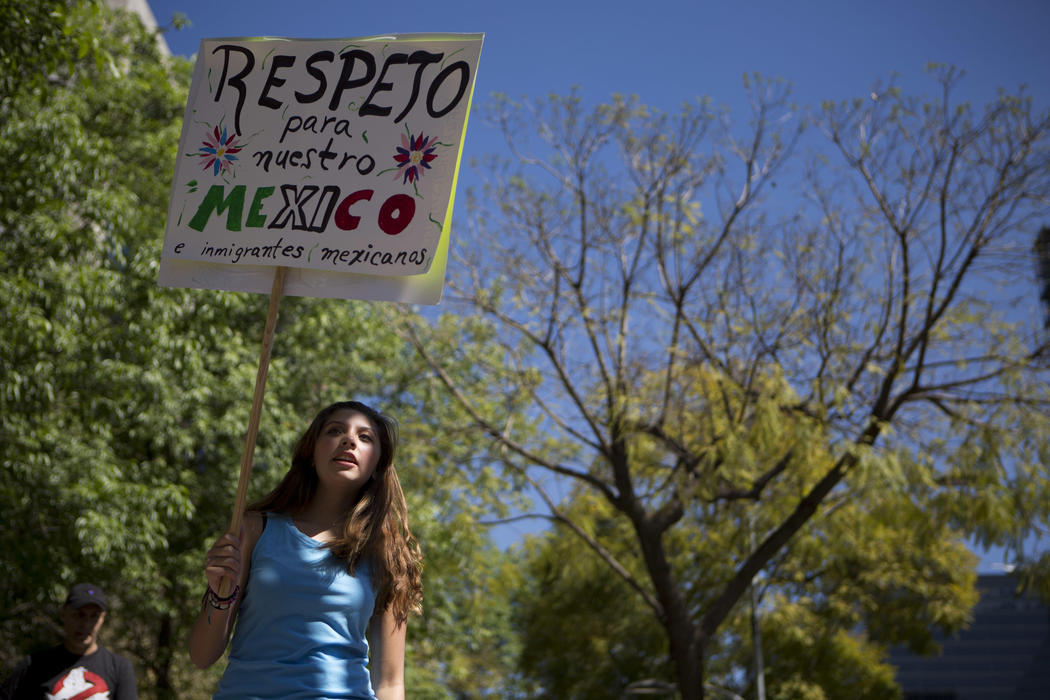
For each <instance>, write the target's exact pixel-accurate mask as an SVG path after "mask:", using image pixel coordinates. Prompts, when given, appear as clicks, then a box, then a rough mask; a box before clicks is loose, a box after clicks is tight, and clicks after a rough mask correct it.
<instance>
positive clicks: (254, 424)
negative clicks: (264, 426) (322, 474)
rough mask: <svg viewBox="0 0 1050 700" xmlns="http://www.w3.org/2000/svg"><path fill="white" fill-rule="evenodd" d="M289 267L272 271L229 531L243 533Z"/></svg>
mask: <svg viewBox="0 0 1050 700" xmlns="http://www.w3.org/2000/svg"><path fill="white" fill-rule="evenodd" d="M286 271H287V268H284V267H278V268H277V269H276V270H275V271H274V275H273V288H272V289H271V290H270V308H269V309H268V310H267V312H266V330H264V331H263V339H262V350H261V351H260V352H259V371H258V373H257V374H256V375H255V395H254V396H253V397H252V411H251V414H249V416H248V434H247V435H245V437H244V456H243V457H242V458H241V476H240V479H238V481H237V498H236V499H235V500H234V502H233V516H232V517H231V518H230V529H229V532H230V533H232V534H234V535H238V536H239V535H240V530H241V523H242V522H243V521H244V507H245V501H246V499H247V496H248V477H249V476H250V475H251V471H252V458H253V457H254V456H255V439H256V437H258V435H259V416H260V415H261V414H262V403H263V394H264V393H265V391H266V375H267V373H268V372H269V370H270V350H272V349H273V335H274V331H275V330H276V327H277V307H278V305H279V304H280V302H281V295H282V294H283V292H284V273H285V272H286ZM219 588H220V590H219V595H220V596H221V597H226V596H227V595H229V594H230V589H231V588H233V582H231V581H229V580H228V579H225V578H224V579H223V580H222V583H221V584H220V586H219Z"/></svg>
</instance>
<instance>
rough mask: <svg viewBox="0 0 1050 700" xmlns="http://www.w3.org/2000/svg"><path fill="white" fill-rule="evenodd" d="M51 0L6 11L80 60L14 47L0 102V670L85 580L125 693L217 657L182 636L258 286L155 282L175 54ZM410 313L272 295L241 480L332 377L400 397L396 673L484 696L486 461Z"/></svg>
mask: <svg viewBox="0 0 1050 700" xmlns="http://www.w3.org/2000/svg"><path fill="white" fill-rule="evenodd" d="M59 9H61V8H59ZM66 9H67V10H68V13H66V14H63V13H62V12H59V10H55V13H44V14H32V13H29V14H27V15H26V16H27V17H29V20H28V21H29V22H30V23H33V22H44V23H45V25H46V26H40V27H36V26H34V27H32V28H31V30H27V31H28V32H29V33H28V34H27V36H35V35H37V34H41V35H42V34H47V35H48V36H51V35H55V36H57V34H55V26H57V27H60V29H61V32H62V36H63V41H66V42H68V45H69V46H70V47H73V48H74V49H76V52H75V53H76V55H80V56H81V59H80V60H73V61H70V62H69V63H68V64H67V63H66V62H65V54H61V55H60V56H59V57H58V58H54V59H52V58H51V57H48V56H38V57H35V58H37V59H39V60H37V62H36V63H33V64H32V65H34V66H36V68H34V70H40V71H42V70H46V71H49V74H48V75H47V78H46V79H37V78H39V77H40V76H36V78H33V77H32V76H29V74H28V72H27V73H26V76H23V77H24V78H25V79H20V80H19V82H18V83H17V85H16V87H17V90H16V91H15V92H14V93H12V94H10V95H9V96H8V95H5V99H4V100H3V101H2V102H0V158H2V159H3V162H4V163H5V174H4V178H3V180H2V181H0V309H2V311H0V315H2V317H3V319H4V323H3V324H0V366H2V367H3V373H2V376H0V512H2V513H3V520H4V528H2V529H0V564H2V565H3V567H4V569H5V571H7V572H8V575H6V576H5V577H4V578H3V581H2V583H0V597H2V598H3V600H5V601H10V604H9V605H5V606H4V607H3V609H2V610H0V669H2V670H0V673H4V672H6V670H7V669H9V668H10V667H11V666H12V665H13V664H14V663H15V661H16V659H17V658H18V656H19V655H20V654H22V653H24V652H25V651H27V650H30V649H32V648H33V647H36V646H40V645H43V644H50V643H53V641H54V638H55V636H54V635H55V631H56V630H55V623H54V618H55V612H56V610H57V606H58V604H59V603H60V602H61V600H62V596H63V595H64V592H65V589H66V587H67V586H68V585H69V584H71V583H72V582H74V581H75V580H81V579H88V580H93V581H95V582H97V583H99V584H100V585H102V586H103V587H104V588H106V589H107V591H108V592H110V594H111V597H112V599H113V603H114V610H113V612H112V614H111V615H110V620H109V622H108V623H107V626H106V631H105V639H106V643H107V645H109V646H112V647H114V648H116V649H118V650H120V651H122V652H125V653H127V654H129V655H130V656H131V658H132V659H133V660H134V662H135V664H136V668H137V671H138V675H139V678H140V684H141V688H142V691H143V696H144V697H156V698H174V697H179V696H182V697H201V696H204V695H207V694H208V693H209V692H210V690H211V689H212V688H213V687H214V683H215V680H216V678H217V675H218V673H219V672H220V670H221V669H220V668H213V669H209V670H208V671H207V672H199V671H197V670H196V669H193V668H191V664H190V663H189V661H188V658H187V656H186V654H185V653H184V646H185V636H186V633H187V631H188V628H189V624H190V623H191V621H192V619H193V617H194V616H195V614H196V610H197V609H198V608H197V605H198V602H197V601H198V600H199V597H200V593H201V592H202V583H203V577H202V575H201V565H202V561H203V553H204V551H205V549H206V547H207V546H208V545H209V544H210V542H211V541H212V540H213V539H214V538H215V537H216V536H217V535H218V534H219V533H220V532H221V531H222V530H223V529H224V528H225V527H226V525H227V523H228V521H229V517H230V508H231V506H232V503H233V497H234V490H235V486H236V480H237V479H236V477H237V471H238V468H239V464H240V454H241V449H242V435H243V433H244V429H245V426H246V425H247V419H248V410H249V406H250V398H251V395H252V387H253V383H254V380H255V374H256V367H257V362H258V350H259V347H258V346H259V337H260V335H261V331H262V321H263V319H264V318H265V309H266V305H267V299H266V298H265V297H263V296H261V295H249V294H237V293H221V292H211V291H202V290H187V289H162V288H159V287H158V286H157V283H156V276H157V264H158V260H159V254H160V246H161V241H162V238H163V227H164V221H165V215H166V211H167V203H168V195H169V192H170V187H171V176H170V173H171V165H172V163H173V162H174V157H175V149H176V146H177V144H178V137H179V130H180V125H181V117H182V113H183V109H184V105H185V101H186V91H187V86H188V82H189V71H190V67H189V65H188V64H187V63H186V62H185V61H182V60H180V59H177V58H176V59H170V58H165V57H162V56H160V55H159V54H158V53H157V46H156V42H155V40H154V37H153V36H152V35H151V34H150V33H149V32H147V31H146V30H145V29H143V27H142V26H141V24H140V23H139V22H138V20H137V19H136V18H134V17H133V16H131V15H127V14H124V13H119V12H112V11H109V10H105V9H103V8H101V7H99V6H98V5H96V4H95V3H85V4H83V5H79V4H70V5H68V7H66ZM56 13H57V14H56ZM30 14H32V16H30ZM52 25H54V26H52ZM82 42H88V44H90V46H92V47H94V48H92V49H91V50H90V51H86V52H83V53H81V51H80V50H79V48H77V47H78V46H79V45H80V44H81V43H82ZM16 48H17V47H16ZM0 52H2V56H3V61H4V65H5V66H6V65H7V62H8V61H21V60H23V58H21V57H17V56H15V54H13V53H8V45H7V44H4V45H3V46H2V47H0ZM93 52H94V53H93ZM56 55H57V54H56ZM99 56H101V57H102V59H101V60H98V57H99ZM25 65H29V64H28V63H27V64H25ZM412 313H413V312H412V311H411V310H410V309H400V308H397V307H393V306H381V305H374V304H364V303H353V302H341V301H334V300H316V299H292V298H290V299H285V300H283V301H282V305H281V309H280V314H279V327H278V332H277V336H276V342H275V347H274V351H273V362H272V365H271V369H270V376H269V381H268V384H267V397H266V401H265V403H264V415H263V418H262V431H261V434H260V436H259V441H258V447H257V449H256V453H255V463H254V473H253V476H252V481H251V488H250V495H249V497H250V498H254V497H255V496H257V495H260V494H261V493H263V492H264V491H265V490H267V489H269V488H270V487H272V486H273V484H274V483H275V482H276V480H277V479H278V478H279V477H280V476H281V475H282V474H283V473H284V471H285V470H286V468H287V464H288V456H289V455H290V453H291V446H292V444H293V441H294V440H295V439H296V438H297V437H298V434H299V433H300V431H301V430H302V428H303V426H304V425H305V424H306V422H307V421H308V420H309V418H310V417H312V415H313V413H314V412H315V411H316V410H317V409H318V408H319V407H320V406H321V405H323V404H325V403H327V402H329V401H332V400H335V399H343V398H347V397H348V395H352V396H355V397H361V398H363V399H365V400H369V401H372V402H374V403H375V404H376V405H378V406H380V407H381V408H382V409H383V410H385V411H387V412H389V413H390V414H392V415H395V416H399V417H401V419H402V421H403V430H402V437H403V444H404V449H403V451H402V453H401V456H400V458H399V466H400V469H401V473H402V479H403V482H404V484H405V489H406V493H407V497H408V500H409V504H410V512H411V513H412V514H413V523H412V524H413V526H414V530H415V532H416V534H417V536H418V537H419V538H420V540H421V542H422V544H423V548H424V553H425V554H426V556H427V563H426V571H425V581H424V583H425V587H426V598H425V614H424V617H423V619H422V620H419V621H414V622H413V623H412V626H411V629H410V635H409V636H410V642H409V668H410V671H409V692H410V694H412V696H413V697H464V698H469V697H478V696H480V695H481V694H485V693H488V694H490V695H491V694H493V693H497V694H498V693H500V692H501V688H502V687H503V685H504V679H505V678H506V677H508V676H510V675H511V674H510V672H509V671H507V670H506V665H507V664H509V663H510V661H511V660H512V659H513V653H512V651H513V640H511V639H509V638H508V637H507V636H506V635H508V634H509V626H508V624H507V623H506V622H505V620H506V619H507V618H508V614H507V612H506V609H505V606H502V605H501V600H502V599H501V598H499V597H493V598H487V597H486V595H485V594H486V593H488V592H491V591H493V590H494V587H495V586H498V578H497V577H496V574H497V573H498V572H499V570H500V566H501V557H502V555H501V553H500V552H499V551H498V550H496V549H494V548H493V546H492V544H491V542H490V541H489V540H488V538H487V536H486V533H485V532H484V531H483V530H479V529H478V528H476V527H474V526H473V522H474V518H473V517H472V514H473V513H475V512H478V511H479V510H480V509H483V508H484V509H485V510H486V512H487V510H488V508H487V506H486V504H485V498H475V497H474V496H473V494H472V490H471V484H472V481H473V480H475V479H477V480H478V481H479V482H481V483H491V482H493V480H494V479H496V478H497V476H496V475H495V474H493V473H492V472H491V470H488V471H486V469H485V467H484V465H483V464H480V463H478V462H475V461H472V460H475V459H476V457H475V455H476V454H478V453H483V450H481V449H478V446H477V442H478V440H477V437H476V436H475V435H474V434H473V433H471V432H468V431H460V432H458V433H457V432H453V431H449V429H448V427H447V426H449V425H453V424H455V423H456V422H457V421H459V422H460V423H466V421H465V420H464V419H463V418H462V416H461V413H462V412H461V410H460V409H459V408H458V407H457V406H455V405H450V404H448V402H446V401H443V400H441V399H440V397H437V396H436V395H435V392H434V387H433V386H431V385H430V383H429V382H428V381H426V378H425V372H424V371H423V370H422V369H421V368H420V367H419V362H418V358H417V357H416V355H415V353H414V351H413V350H412V348H411V347H410V346H407V345H405V343H404V342H403V341H401V340H400V339H399V338H398V337H397V336H396V335H394V333H393V331H392V328H393V326H394V321H395V319H398V318H401V317H406V316H408V317H411V316H412ZM467 325H469V324H464V326H465V327H464V329H463V330H462V332H459V333H457V335H458V337H459V342H466V343H468V344H469V343H470V342H471V341H470V333H472V331H471V330H470V328H469V327H466V326H467ZM475 325H477V324H475ZM483 334H484V329H483V328H481V327H478V328H477V329H476V335H477V337H479V338H480V337H483ZM435 350H438V351H440V346H438V345H435ZM485 353H486V350H485V348H484V347H481V348H478V349H476V351H475V354H476V355H477V356H478V357H484V356H485ZM438 427H440V432H439V430H438ZM498 490H499V489H495V488H491V489H490V492H495V491H498ZM489 500H493V499H489ZM501 620H502V621H501ZM478 629H484V630H488V632H487V633H486V634H484V635H482V634H479V633H478V632H477V630H478ZM468 640H469V641H470V644H468V643H467V642H468ZM446 644H447V645H448V646H446ZM453 645H455V646H453Z"/></svg>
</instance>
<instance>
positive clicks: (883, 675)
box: [514, 395, 976, 698]
mask: <svg viewBox="0 0 1050 700" xmlns="http://www.w3.org/2000/svg"><path fill="white" fill-rule="evenodd" d="M682 398H683V399H689V398H690V397H689V396H688V395H686V396H684V397H682ZM711 413H712V414H713V417H712V420H714V421H715V422H719V423H722V422H724V416H719V415H718V414H719V413H720V411H719V409H718V407H712V411H711ZM793 429H794V430H798V426H791V425H790V422H789V421H788V420H787V419H784V418H780V419H776V418H775V417H774V418H773V419H769V418H767V419H766V420H764V421H756V422H755V423H754V424H753V425H752V427H751V429H750V430H749V431H748V432H747V433H746V434H741V435H739V436H738V437H739V439H740V440H741V442H742V444H741V445H740V446H739V447H738V449H740V450H741V452H742V453H749V455H750V456H749V458H748V459H749V460H753V459H763V458H765V455H763V454H762V453H763V452H768V453H774V452H775V450H776V449H778V446H779V445H782V444H783V443H784V442H786V441H788V440H791V439H792V438H791V436H790V435H789V433H790V432H791V431H792V430H793ZM795 440H796V441H797V442H803V441H804V442H806V443H807V444H811V445H814V446H816V448H815V449H814V450H812V451H811V453H810V454H809V455H808V457H807V459H806V460H805V462H804V463H803V464H800V466H799V469H798V470H797V471H795V472H794V473H792V474H790V475H787V476H786V478H785V479H783V480H781V481H780V482H778V483H777V484H775V485H771V487H770V489H769V490H768V491H767V493H766V494H765V496H764V500H766V502H767V505H768V510H769V512H765V513H756V512H754V511H752V512H746V511H743V510H742V509H740V508H732V509H725V510H721V511H720V510H711V511H709V512H707V513H704V514H689V515H687V516H686V517H685V518H683V523H682V526H681V527H680V528H677V529H676V530H675V531H674V533H672V534H671V535H670V536H669V538H668V543H667V548H668V552H669V558H670V563H671V566H672V567H673V569H674V570H675V572H676V573H677V574H678V575H680V576H681V577H682V578H685V579H687V580H690V581H691V582H694V590H693V591H691V592H690V595H691V596H692V597H694V598H696V599H698V600H702V599H703V597H704V596H711V595H712V590H713V589H714V590H717V589H715V587H714V586H712V582H716V581H717V580H718V579H719V578H720V577H723V576H725V575H726V574H727V571H726V568H727V567H726V564H725V562H726V560H727V559H728V560H730V561H731V560H733V559H735V558H739V557H741V556H744V555H746V553H747V551H748V549H747V548H748V547H749V546H750V545H751V537H752V535H753V533H754V531H755V530H759V529H761V528H762V527H763V526H764V523H765V522H767V521H772V520H775V519H776V518H778V517H782V516H783V513H782V512H778V508H779V509H780V510H781V511H782V506H780V505H779V504H783V503H785V502H789V500H790V499H789V498H788V497H787V496H789V495H790V494H792V493H797V492H798V491H799V490H801V489H802V488H804V486H805V484H806V483H807V482H811V481H812V480H813V478H814V477H815V476H816V475H817V474H819V471H820V465H822V464H827V463H828V462H829V461H830V459H831V458H830V456H829V455H827V454H823V455H822V454H820V452H819V446H820V445H821V444H822V441H821V440H820V439H819V437H818V436H813V435H810V436H805V435H799V436H798V437H797V438H795ZM683 442H688V440H686V439H683ZM647 443H648V444H647ZM638 446H639V448H640V449H643V450H644V449H649V450H655V449H656V448H657V447H658V445H656V444H652V443H651V441H639V443H638ZM653 455H655V452H654V453H653ZM642 457H643V455H642V454H636V455H635V462H636V464H638V463H642V462H643V459H642ZM650 464H652V462H650ZM726 468H727V469H731V468H732V467H731V465H728V464H727V465H726ZM807 472H809V473H807ZM915 475H916V473H915V470H914V469H911V468H905V469H903V470H902V471H901V479H900V481H898V482H892V481H889V480H887V479H877V480H873V483H872V486H871V487H870V489H869V491H870V493H865V494H852V495H851V497H849V498H845V499H844V500H841V501H838V502H836V504H835V507H834V510H833V514H832V515H831V516H829V517H826V518H821V519H818V520H816V521H814V522H812V523H810V524H809V525H808V526H807V528H805V530H804V531H802V532H801V533H800V534H799V535H798V536H797V537H796V538H795V539H794V540H793V541H792V543H791V545H790V546H789V547H788V548H786V549H785V551H784V552H782V553H781V554H780V555H779V556H778V557H777V558H776V559H775V560H774V561H773V562H772V563H771V565H770V566H769V567H768V570H767V573H766V574H765V575H764V576H763V577H762V578H761V579H759V580H756V582H755V584H754V585H755V588H756V589H757V595H758V598H759V601H760V602H759V611H758V613H759V618H760V621H761V628H762V633H761V639H762V642H761V645H762V651H763V657H764V658H765V659H767V660H768V664H767V676H768V682H767V687H768V688H769V696H770V697H792V696H794V695H796V694H798V693H800V692H803V690H805V692H808V693H811V694H812V696H813V697H820V696H825V697H871V698H874V697H887V698H891V697H896V696H897V688H896V686H895V685H894V683H893V675H894V674H893V671H892V669H891V668H889V667H888V666H887V665H886V664H885V656H886V649H887V647H888V646H890V645H892V644H909V645H911V646H912V647H913V648H915V649H917V650H919V651H929V650H931V648H932V645H933V638H932V636H931V631H932V629H934V628H940V629H942V630H945V631H952V630H956V629H958V628H959V627H961V626H962V625H963V624H965V623H966V622H967V620H968V613H969V609H970V607H972V605H973V604H974V603H975V602H976V601H975V592H974V590H973V582H974V578H975V577H974V574H973V571H972V566H973V555H972V554H970V552H969V551H968V550H967V549H966V548H965V546H963V544H962V543H961V542H959V541H958V539H957V537H956V536H955V535H954V533H953V532H952V531H951V528H950V527H948V526H947V525H946V524H945V523H943V522H941V523H938V522H935V521H929V520H928V519H927V518H926V516H925V514H924V513H923V512H922V511H921V510H920V509H918V508H917V507H916V506H915V504H914V503H913V502H912V500H911V499H912V495H913V485H912V484H910V483H909V481H910V479H911V478H913V477H914V476H915ZM649 476H650V475H645V474H643V475H642V477H643V478H646V477H649ZM782 492H786V493H782ZM559 517H562V518H564V519H566V520H571V521H572V522H573V523H575V524H577V525H580V526H581V527H583V528H584V530H585V533H586V535H587V536H588V537H592V538H594V539H595V540H600V541H601V542H602V543H603V544H604V545H605V546H606V547H608V549H609V550H610V551H609V554H610V555H611V556H613V557H615V559H616V560H617V561H618V562H620V563H622V564H624V565H625V566H626V567H627V568H628V570H629V571H630V573H631V575H632V576H636V577H638V576H641V575H642V574H643V572H644V562H643V561H642V560H641V559H640V557H639V556H638V555H637V552H636V551H635V550H634V548H633V546H632V541H631V540H632V538H631V532H630V529H629V524H628V523H627V522H626V520H625V519H623V518H618V517H617V514H616V512H615V510H614V509H612V508H611V507H610V506H609V505H608V503H607V502H606V501H605V500H604V499H602V498H600V497H599V496H598V495H596V494H593V493H590V492H588V491H586V490H584V489H580V488H577V489H576V490H575V492H574V494H573V498H572V502H571V503H569V504H566V505H565V506H564V512H560V513H559ZM756 518H760V520H757V521H756V520H755V519H756ZM578 549H579V548H578V545H577V540H576V538H575V537H574V536H573V534H572V533H571V532H568V531H566V530H565V529H555V530H553V531H551V532H549V533H547V534H546V535H544V536H542V537H536V538H534V539H533V540H532V541H531V542H530V543H529V545H528V547H527V548H526V565H527V567H528V570H529V572H530V574H531V575H530V576H528V577H527V579H528V580H530V581H531V586H530V587H528V588H526V589H524V591H523V592H522V593H520V594H519V596H517V598H518V599H517V602H516V604H515V606H514V609H515V611H516V615H515V617H516V620H517V623H518V624H519V626H520V627H521V635H522V644H523V649H524V654H523V657H522V664H523V669H522V670H523V672H525V673H526V674H528V675H530V676H531V677H533V678H535V679H537V680H538V681H540V682H541V684H542V687H543V688H544V689H545V691H546V694H547V695H550V696H553V697H614V696H615V697H618V696H621V695H622V694H623V693H624V692H629V691H630V690H631V689H632V688H640V687H642V686H646V687H649V688H654V687H655V688H657V689H658V688H660V687H668V686H669V685H670V683H669V681H671V680H672V679H673V677H674V676H673V672H672V668H671V666H670V664H669V661H668V658H667V639H666V635H664V634H663V633H662V630H661V628H660V625H659V622H658V620H657V619H656V618H655V617H653V616H652V615H651V612H650V611H649V610H648V609H647V608H646V606H645V604H644V602H643V600H642V599H641V598H640V597H639V596H637V595H632V591H631V590H630V587H629V586H628V584H627V583H626V582H625V581H624V580H623V579H622V578H615V577H610V576H609V575H608V572H607V568H606V566H605V564H604V562H603V561H602V558H601V557H599V556H596V555H595V554H594V553H593V552H590V551H585V552H583V553H581V552H579V551H578ZM916 572H919V574H918V575H916ZM698 604H702V603H698ZM611 610H615V615H610V611H611ZM747 612H748V611H747V610H744V609H740V608H737V609H736V610H735V611H734V613H733V614H731V615H730V617H729V618H728V619H727V621H726V626H725V627H724V629H723V631H722V633H721V634H720V635H719V636H718V637H717V638H716V639H715V640H713V644H712V647H711V648H710V649H709V650H708V658H709V660H710V661H709V672H708V677H709V678H710V679H711V682H712V683H713V684H714V685H715V686H716V687H718V688H722V689H725V690H728V691H731V692H734V693H737V694H739V695H742V696H750V695H751V694H752V691H753V687H752V686H751V685H750V683H748V682H742V680H741V678H742V676H741V673H740V670H741V669H746V668H750V667H752V666H753V664H752V663H751V662H750V661H751V658H752V655H753V649H754V647H753V636H752V635H753V633H752V631H751V630H750V622H749V620H748V615H747ZM788 623H790V624H788ZM645 681H649V682H648V683H645ZM751 682H753V680H752V681H751Z"/></svg>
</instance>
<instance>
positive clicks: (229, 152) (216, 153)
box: [200, 127, 241, 175]
mask: <svg viewBox="0 0 1050 700" xmlns="http://www.w3.org/2000/svg"><path fill="white" fill-rule="evenodd" d="M236 140H237V134H229V135H227V133H226V127H223V129H222V132H221V133H220V132H219V127H215V130H214V131H213V132H212V133H211V134H209V135H208V136H206V137H205V138H204V145H203V146H201V149H200V156H201V157H202V158H203V159H204V160H205V163H204V169H205V170H207V169H208V168H211V169H212V175H218V174H219V173H220V172H229V170H230V168H231V167H232V165H233V161H235V160H237V155H236V154H237V153H240V152H241V147H240V146H236V145H234V143H235V142H236Z"/></svg>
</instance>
